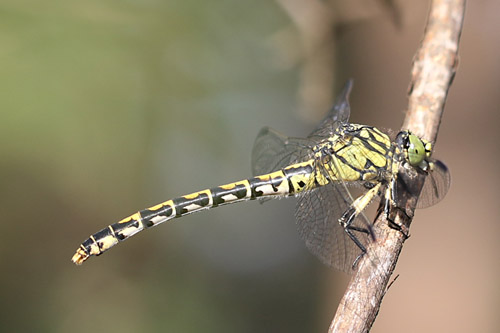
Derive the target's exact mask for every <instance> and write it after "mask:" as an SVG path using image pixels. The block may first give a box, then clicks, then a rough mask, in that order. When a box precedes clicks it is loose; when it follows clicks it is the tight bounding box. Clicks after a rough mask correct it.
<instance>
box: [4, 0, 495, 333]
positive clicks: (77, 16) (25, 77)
mask: <svg viewBox="0 0 500 333" xmlns="http://www.w3.org/2000/svg"><path fill="white" fill-rule="evenodd" d="M427 9H428V3H427V2H426V1H422V2H420V1H402V0H401V1H378V0H363V1H361V0H359V1H347V0H345V1H332V2H328V1H314V2H313V1H306V0H279V1H276V2H272V1H265V0H256V1H247V2H235V1H230V0H216V1H206V2H202V1H193V0H187V1H186V0H171V1H155V0H146V1H144V0H142V1H133V0H121V1H113V0H107V1H106V0H104V1H103V0H99V1H96V0H90V1H70V2H68V1H61V0H56V1H51V2H50V3H46V2H38V1H32V0H28V1H23V2H19V1H14V0H6V1H3V2H2V4H1V5H0V18H1V19H0V57H1V67H0V68H1V75H0V85H1V87H0V95H1V98H0V110H1V111H0V112H1V118H0V119H1V121H0V136H1V142H2V144H1V145H0V149H1V156H2V158H1V161H0V175H1V176H0V178H1V186H0V191H1V192H0V207H1V210H0V211H1V213H2V216H3V217H2V223H1V226H2V232H1V233H0V265H1V267H2V273H1V275H0V288H1V289H0V291H1V297H0V331H1V332H11V331H18V332H22V331H24V332H28V331H36V332H90V331H92V332H104V331H106V332H138V331H141V332H285V331H286V332H325V331H326V330H327V328H328V325H329V322H330V320H331V317H332V316H333V314H334V312H335V309H336V305H337V303H338V300H339V298H340V296H341V294H342V292H343V289H344V288H345V285H346V282H347V279H348V277H347V276H346V275H344V274H343V273H340V272H336V271H333V270H331V269H329V268H327V267H324V266H322V265H321V264H320V263H319V262H318V261H317V260H316V259H315V258H314V257H313V256H312V255H311V254H309V253H308V252H307V250H306V249H305V247H304V246H303V244H302V242H301V240H300V239H299V236H298V235H297V233H296V232H295V225H294V219H293V210H294V200H293V199H290V200H279V201H271V202H267V203H265V204H263V205H261V204H259V203H257V202H250V203H244V204H238V205H231V206H227V207H224V208H221V209H215V210H211V211H207V212H203V213H201V214H195V215H192V216H189V217H185V218H183V219H180V220H177V221H174V222H173V223H168V224H169V225H163V226H161V227H159V228H157V229H155V230H153V231H147V232H144V233H142V234H140V235H137V236H135V237H134V238H133V239H131V240H129V241H127V242H126V243H125V244H121V245H119V246H118V247H117V248H115V249H113V250H111V251H110V252H108V253H106V254H105V255H103V256H101V257H99V258H92V259H91V260H89V262H88V263H86V264H85V265H83V266H82V267H76V266H74V265H73V264H71V262H70V258H71V256H72V254H73V252H74V250H75V249H76V248H77V247H78V245H79V244H80V242H81V241H83V240H84V239H85V238H86V237H87V236H88V235H89V234H91V233H93V232H95V231H98V230H99V229H101V228H103V227H105V226H106V225H107V224H110V223H113V222H115V221H117V220H118V219H120V218H122V217H124V216H126V215H128V214H130V213H133V212H134V211H136V210H138V209H142V208H144V207H146V206H149V205H152V204H156V203H158V202H161V201H164V200H166V199H169V198H171V197H174V196H178V195H181V194H186V193H190V192H192V191H195V190H199V189H202V188H206V187H211V186H214V185H218V184H221V183H227V182H230V181H233V180H237V179H240V178H246V177H248V176H249V175H250V152H251V148H252V143H253V140H254V138H255V135H256V134H257V132H258V131H259V129H260V128H261V127H262V126H265V125H269V126H272V127H274V128H277V129H279V130H280V131H283V132H285V133H287V134H289V135H294V136H304V135H306V134H307V133H308V132H309V131H310V130H311V129H312V128H313V126H314V123H315V122H316V121H317V120H318V119H319V118H320V117H321V115H322V114H323V113H324V112H325V111H326V110H327V109H328V108H329V106H330V104H331V102H332V98H333V97H334V95H335V93H336V92H337V91H338V89H339V87H340V86H341V85H343V83H344V81H345V79H346V78H349V77H352V78H354V79H355V86H354V91H353V94H352V117H351V120H352V121H353V122H360V123H365V124H370V125H374V126H378V127H380V128H384V129H394V130H397V129H398V128H399V127H400V125H401V123H402V119H403V116H404V110H405V107H406V91H407V87H408V82H409V77H410V74H409V73H410V68H411V62H412V57H413V54H414V52H415V50H416V49H417V47H418V43H419V40H420V38H421V36H422V32H423V27H424V23H425V17H426V14H427ZM499 12H500V2H498V1H494V0H490V1H486V0H485V1H479V0H476V1H470V3H469V4H468V8H467V13H466V18H465V26H464V31H463V35H462V41H461V48H460V66H459V69H458V73H457V75H456V78H455V82H454V83H453V86H452V87H451V90H450V93H449V98H448V102H447V104H446V111H445V115H444V119H443V122H442V125H441V129H440V134H439V139H438V142H437V143H436V152H435V156H436V157H439V158H440V159H442V160H443V161H445V162H446V163H447V165H448V167H449V168H450V170H451V172H452V187H451V190H450V192H449V193H448V195H447V197H446V198H445V200H444V201H443V202H441V203H440V204H439V205H437V206H435V207H432V208H429V209H426V210H422V211H418V212H417V216H416V218H415V220H414V222H413V224H412V229H411V234H412V237H411V238H410V239H409V240H408V241H407V242H406V245H405V247H404V249H403V252H402V255H401V257H400V260H399V263H398V266H397V269H396V273H397V274H399V275H400V276H399V278H398V280H397V281H396V283H394V284H393V286H392V287H391V289H390V291H389V293H388V294H387V296H386V297H385V299H384V302H383V304H382V308H381V311H380V314H379V316H378V319H377V321H376V322H375V325H374V328H373V330H372V332H443V331H447V332H496V331H498V330H499V327H500V319H499V316H498V312H499V310H500V287H499V285H500V284H499V282H500V279H499V277H500V272H499V268H500V267H499V263H500V258H499V253H500V251H499V250H500V248H499V245H498V244H499V242H498V234H499V232H500V224H499V221H498V216H499V213H500V210H499V203H498V200H499V198H500V195H499V194H498V191H499V189H500V183H499V176H498V174H499V173H498V170H499V169H498V168H499V167H498V165H499V157H498V153H499V149H498V142H499V139H500V134H499V133H500V131H499V130H498V124H499V123H500V121H499V120H500V116H499V112H498V111H497V110H498V105H499V104H500V94H499V93H498V92H497V91H498V87H499V83H500V65H499V64H500V62H499V59H500V23H499V22H500V21H498V13H499Z"/></svg>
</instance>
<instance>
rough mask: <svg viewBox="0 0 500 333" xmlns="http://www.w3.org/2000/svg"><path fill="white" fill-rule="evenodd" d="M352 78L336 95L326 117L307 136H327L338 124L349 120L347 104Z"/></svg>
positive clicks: (349, 113) (349, 110) (349, 109)
mask: <svg viewBox="0 0 500 333" xmlns="http://www.w3.org/2000/svg"><path fill="white" fill-rule="evenodd" d="M352 85H353V80H348V81H347V82H346V84H345V85H344V89H343V90H342V92H341V93H340V95H338V96H337V99H336V100H335V104H334V105H333V107H332V108H331V109H330V111H329V112H328V114H327V115H326V117H325V118H324V119H323V121H321V123H320V124H319V125H318V126H317V127H316V129H315V130H314V131H313V132H312V133H311V134H310V135H309V137H315V136H320V137H328V136H331V135H332V134H333V133H334V132H335V130H336V129H337V128H338V126H339V125H340V124H343V123H346V122H348V121H349V116H350V115H351V107H350V106H349V95H350V93H351V90H352Z"/></svg>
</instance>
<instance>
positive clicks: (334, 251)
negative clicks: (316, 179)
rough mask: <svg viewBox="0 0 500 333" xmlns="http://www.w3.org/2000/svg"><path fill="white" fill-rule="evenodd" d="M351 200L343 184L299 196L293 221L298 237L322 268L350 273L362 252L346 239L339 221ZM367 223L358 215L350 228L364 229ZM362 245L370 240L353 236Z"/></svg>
mask: <svg viewBox="0 0 500 333" xmlns="http://www.w3.org/2000/svg"><path fill="white" fill-rule="evenodd" d="M352 201H353V200H352V197H351V195H350V193H349V192H348V190H347V188H346V187H345V185H344V184H343V183H332V184H329V185H326V186H322V187H319V188H317V189H314V190H312V191H310V192H307V193H305V194H304V195H301V196H299V198H298V202H297V206H296V209H295V218H296V220H297V226H298V229H299V234H300V236H301V237H302V239H303V240H304V241H305V243H306V246H307V248H308V249H309V251H311V252H312V253H313V254H314V255H315V256H316V257H318V258H319V259H320V260H321V262H323V263H324V264H326V265H328V266H331V267H334V268H336V269H338V270H341V271H344V272H347V273H350V272H352V265H353V263H354V260H356V258H357V257H358V256H359V255H360V254H361V249H360V248H358V247H357V246H356V244H355V243H354V242H353V241H352V240H351V239H350V238H349V236H348V235H347V233H346V232H345V230H344V228H343V227H342V226H341V225H340V224H339V219H340V217H341V216H342V214H343V213H344V211H345V210H346V209H347V208H348V207H349V205H350V204H351V203H352ZM368 225H369V221H368V219H367V218H366V216H365V215H364V214H363V213H361V214H359V215H358V217H357V218H356V220H355V221H354V222H353V226H357V227H360V228H366V226H368ZM355 234H356V237H357V238H358V239H359V240H360V242H361V243H362V244H363V245H365V246H366V245H367V244H368V242H369V236H368V235H367V234H364V233H360V232H355Z"/></svg>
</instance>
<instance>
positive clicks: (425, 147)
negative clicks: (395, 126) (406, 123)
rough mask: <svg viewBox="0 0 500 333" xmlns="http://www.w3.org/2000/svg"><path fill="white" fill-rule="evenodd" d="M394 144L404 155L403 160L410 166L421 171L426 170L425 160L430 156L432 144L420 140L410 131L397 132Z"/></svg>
mask: <svg viewBox="0 0 500 333" xmlns="http://www.w3.org/2000/svg"><path fill="white" fill-rule="evenodd" d="M396 142H397V144H398V146H399V147H400V149H401V150H402V152H403V153H404V157H405V160H406V161H407V162H408V163H409V164H410V165H411V166H413V167H420V168H421V169H423V170H426V169H427V167H428V163H427V161H426V159H427V158H429V157H430V156H431V153H432V143H430V142H428V141H426V140H423V139H420V138H419V137H418V136H416V135H415V134H413V133H411V132H410V131H402V132H399V134H398V136H397V137H396Z"/></svg>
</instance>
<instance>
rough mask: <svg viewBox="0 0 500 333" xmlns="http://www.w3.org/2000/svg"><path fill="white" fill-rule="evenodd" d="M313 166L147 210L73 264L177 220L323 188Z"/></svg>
mask: <svg viewBox="0 0 500 333" xmlns="http://www.w3.org/2000/svg"><path fill="white" fill-rule="evenodd" d="M315 164H316V161H315V160H314V159H311V160H308V161H306V162H302V163H297V164H292V165H290V166H288V167H286V168H283V169H281V170H278V171H275V172H272V173H269V174H266V175H261V176H256V177H253V178H250V179H245V180H241V181H238V182H234V183H230V184H226V185H221V186H217V187H214V188H211V189H207V190H203V191H198V192H194V193H192V194H188V195H184V196H181V197H178V198H175V199H171V200H167V201H165V202H163V203H160V204H158V205H155V206H152V207H149V208H146V209H144V210H141V211H139V212H137V213H135V214H133V215H131V216H129V217H127V218H124V219H123V220H121V221H119V222H117V223H115V224H112V225H110V226H108V227H107V228H105V229H103V230H101V231H99V232H97V233H95V234H93V235H92V236H90V237H89V238H88V239H87V240H86V241H84V242H83V243H82V245H80V247H79V248H78V250H77V251H76V254H75V255H74V256H73V258H72V261H73V262H74V263H75V264H78V265H79V264H81V263H83V262H84V261H85V260H87V259H88V258H89V257H90V256H94V255H100V254H102V253H103V252H105V251H107V250H108V249H110V248H111V247H113V246H114V245H116V244H118V243H119V242H121V241H124V240H125V239H127V238H129V237H130V236H132V235H134V234H136V233H138V232H139V231H142V230H144V229H147V228H150V227H154V226H156V225H158V224H160V223H163V222H165V221H168V220H170V219H173V218H176V217H181V216H184V215H187V214H190V213H194V212H198V211H201V210H204V209H209V208H213V207H217V206H221V205H225V204H230V203H234V202H238V201H246V200H254V199H258V198H264V197H281V196H290V195H294V194H296V193H299V192H301V191H303V190H304V189H310V188H312V187H315V186H317V185H324V184H325V181H326V178H325V177H323V176H322V175H321V173H317V172H314V170H315Z"/></svg>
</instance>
